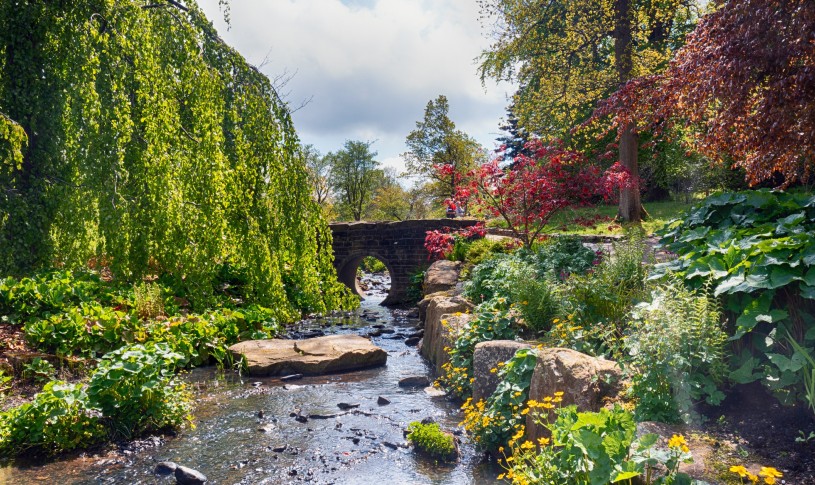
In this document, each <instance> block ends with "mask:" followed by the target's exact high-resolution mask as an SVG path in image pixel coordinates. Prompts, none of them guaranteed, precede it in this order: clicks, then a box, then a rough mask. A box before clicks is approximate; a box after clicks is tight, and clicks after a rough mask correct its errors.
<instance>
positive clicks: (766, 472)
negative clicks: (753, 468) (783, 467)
mask: <svg viewBox="0 0 815 485" xmlns="http://www.w3.org/2000/svg"><path fill="white" fill-rule="evenodd" d="M758 474H759V475H761V476H762V477H764V483H768V484H770V485H773V484H774V483H775V479H776V478H781V477H783V476H784V474H783V473H781V472H780V471H778V470H776V469H775V468H773V467H771V466H763V467H761V471H760V472H758Z"/></svg>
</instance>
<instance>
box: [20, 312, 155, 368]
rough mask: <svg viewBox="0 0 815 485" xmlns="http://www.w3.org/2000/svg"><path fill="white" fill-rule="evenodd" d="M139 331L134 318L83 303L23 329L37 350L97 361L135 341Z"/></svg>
mask: <svg viewBox="0 0 815 485" xmlns="http://www.w3.org/2000/svg"><path fill="white" fill-rule="evenodd" d="M138 328H139V324H138V321H137V319H136V318H135V317H133V316H132V315H129V314H128V313H126V312H123V311H120V310H114V309H112V308H110V307H104V306H102V305H100V304H98V303H80V304H79V306H75V307H68V308H67V309H66V310H65V311H64V312H62V313H55V314H52V315H50V316H47V317H44V318H39V319H38V318H32V319H30V320H29V321H28V322H26V323H25V325H24V326H23V331H24V332H25V335H26V340H28V342H29V343H30V344H31V345H33V346H34V347H36V348H38V349H40V350H43V351H46V352H53V353H55V354H56V355H58V356H62V357H66V356H70V355H79V356H83V357H94V356H98V355H102V354H104V353H106V352H109V351H111V350H113V349H115V348H118V347H120V346H121V345H123V344H125V343H127V342H128V341H131V342H132V341H133V339H134V335H135V333H136V332H137V330H138Z"/></svg>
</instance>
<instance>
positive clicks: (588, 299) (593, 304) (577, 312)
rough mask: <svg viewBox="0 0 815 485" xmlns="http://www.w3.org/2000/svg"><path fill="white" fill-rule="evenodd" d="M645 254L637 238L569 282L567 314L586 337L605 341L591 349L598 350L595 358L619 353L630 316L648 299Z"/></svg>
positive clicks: (566, 302) (565, 291) (614, 250)
mask: <svg viewBox="0 0 815 485" xmlns="http://www.w3.org/2000/svg"><path fill="white" fill-rule="evenodd" d="M644 250H645V245H644V243H643V242H642V240H641V239H637V238H630V239H629V240H627V241H621V242H618V243H615V244H614V245H613V249H612V254H611V255H609V256H607V257H606V258H604V259H603V260H602V262H601V263H600V264H599V265H597V266H596V267H595V270H594V271H593V272H591V273H588V274H586V275H573V276H572V277H570V278H569V279H567V280H566V282H565V284H564V289H563V292H562V294H563V295H564V296H565V299H564V302H563V311H564V312H565V313H567V314H568V315H572V317H573V323H575V324H576V325H578V326H580V327H581V328H582V329H585V332H586V333H585V336H589V335H591V336H596V337H600V338H601V340H598V341H595V342H593V343H592V344H591V345H590V347H593V349H594V350H592V351H591V352H590V353H591V354H594V355H601V354H605V355H612V356H613V355H614V354H615V353H616V352H617V351H618V347H619V339H620V338H622V336H623V335H624V333H625V330H626V326H627V317H628V312H629V311H630V310H631V308H632V307H633V306H634V305H635V304H637V303H639V302H641V301H643V300H644V299H645V298H646V296H647V292H646V290H645V279H646V277H647V272H648V269H647V267H646V266H645V265H644V264H643V252H644ZM601 330H602V331H601Z"/></svg>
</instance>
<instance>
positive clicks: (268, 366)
mask: <svg viewBox="0 0 815 485" xmlns="http://www.w3.org/2000/svg"><path fill="white" fill-rule="evenodd" d="M229 350H230V351H231V352H232V354H233V355H234V356H235V360H239V359H241V358H243V359H244V361H245V362H246V367H247V370H248V372H249V374H250V375H291V374H303V375H321V374H329V373H332V372H340V371H347V370H353V369H362V368H366V367H375V366H380V365H384V364H385V362H386V361H387V358H388V354H387V353H386V352H385V351H384V350H382V349H381V348H379V347H377V346H375V345H373V344H372V343H371V341H370V340H368V339H366V338H364V337H360V336H359V335H329V336H326V337H317V338H313V339H307V340H283V339H266V340H247V341H244V342H240V343H237V344H235V345H233V346H231V347H229Z"/></svg>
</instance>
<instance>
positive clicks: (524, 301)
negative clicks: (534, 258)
mask: <svg viewBox="0 0 815 485" xmlns="http://www.w3.org/2000/svg"><path fill="white" fill-rule="evenodd" d="M512 300H513V301H514V302H515V305H514V306H515V308H517V309H518V311H520V313H521V316H522V317H523V319H524V323H525V324H526V327H527V328H528V329H530V330H531V331H532V332H533V333H535V334H539V333H542V332H544V331H546V330H549V328H550V327H551V326H552V321H553V320H554V319H555V318H556V317H558V316H560V315H562V314H563V309H562V297H561V295H560V293H559V291H558V288H557V284H556V283H552V282H550V281H549V280H546V279H534V278H521V279H518V280H516V281H515V285H514V287H513V290H512Z"/></svg>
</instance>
